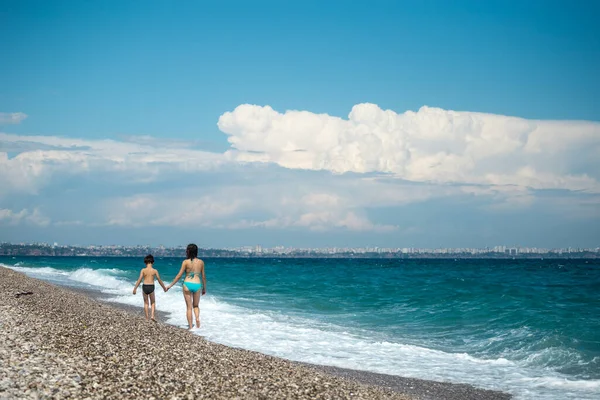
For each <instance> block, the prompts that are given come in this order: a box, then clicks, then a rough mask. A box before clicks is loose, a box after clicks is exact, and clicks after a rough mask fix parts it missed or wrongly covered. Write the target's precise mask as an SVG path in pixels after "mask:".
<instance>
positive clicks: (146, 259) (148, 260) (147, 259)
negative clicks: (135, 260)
mask: <svg viewBox="0 0 600 400" xmlns="http://www.w3.org/2000/svg"><path fill="white" fill-rule="evenodd" d="M144 264H154V257H152V254H148V255H147V256H146V257H144Z"/></svg>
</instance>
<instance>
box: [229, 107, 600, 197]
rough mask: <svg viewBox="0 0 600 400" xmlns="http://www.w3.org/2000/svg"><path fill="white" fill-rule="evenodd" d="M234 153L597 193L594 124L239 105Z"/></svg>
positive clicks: (318, 166) (414, 176)
mask: <svg viewBox="0 0 600 400" xmlns="http://www.w3.org/2000/svg"><path fill="white" fill-rule="evenodd" d="M218 126H219V129H221V130H222V131H223V132H225V133H226V134H228V135H229V139H228V140H229V142H230V143H231V146H232V148H233V149H232V150H230V151H229V154H230V155H231V156H232V157H233V158H234V159H236V160H240V161H249V162H271V163H276V164H278V165H281V166H283V167H285V168H291V169H308V170H328V171H332V172H334V173H345V172H355V173H371V172H379V173H388V174H391V175H393V176H394V177H396V178H401V179H405V180H409V181H413V182H432V183H455V184H487V185H519V186H526V187H531V188H535V189H549V188H560V189H569V190H583V191H589V192H600V183H599V182H598V177H599V176H600V172H599V171H600V123H596V122H579V121H540V120H526V119H522V118H515V117H506V116H501V115H493V114H483V113H474V112H457V111H448V110H442V109H439V108H431V107H422V108H421V109H420V110H419V111H418V112H412V111H407V112H404V113H402V114H398V113H396V112H394V111H391V110H382V109H380V108H379V107H378V106H376V105H374V104H358V105H356V106H354V107H353V108H352V111H351V112H350V114H349V116H348V119H347V120H345V119H342V118H338V117H332V116H329V115H327V114H314V113H310V112H306V111H286V112H285V113H283V114H282V113H279V112H277V111H275V110H273V109H272V108H271V107H269V106H265V107H261V106H256V105H248V104H244V105H240V106H238V107H237V108H236V109H235V110H234V111H232V112H226V113H224V114H223V115H222V116H221V117H220V118H219V123H218Z"/></svg>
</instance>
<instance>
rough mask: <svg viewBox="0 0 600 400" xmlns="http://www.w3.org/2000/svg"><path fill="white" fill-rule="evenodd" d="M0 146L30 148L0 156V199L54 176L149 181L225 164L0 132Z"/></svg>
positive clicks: (199, 155) (148, 149) (202, 155)
mask: <svg viewBox="0 0 600 400" xmlns="http://www.w3.org/2000/svg"><path fill="white" fill-rule="evenodd" d="M0 144H2V147H3V148H9V147H10V146H20V147H23V145H24V144H26V145H27V148H28V149H29V150H28V151H23V152H20V153H19V154H18V155H16V156H15V157H13V158H9V157H8V154H7V153H6V152H0V187H2V189H0V196H1V195H3V194H6V193H8V192H10V191H17V192H26V193H31V194H35V193H37V192H38V189H39V188H40V187H44V186H46V185H48V184H50V183H51V180H52V177H53V176H55V175H59V176H65V175H66V176H73V175H77V174H86V173H90V172H92V173H93V172H110V173H118V174H122V175H125V176H126V177H127V179H128V180H130V181H133V182H151V181H154V180H156V179H158V178H159V177H160V176H164V175H166V174H168V173H177V172H195V171H205V170H210V169H213V168H217V167H219V166H222V165H224V164H227V163H229V161H228V159H227V157H226V156H224V155H223V154H218V153H210V152H205V151H199V150H190V149H186V148H171V149H166V148H164V147H162V146H156V147H153V146H150V145H144V144H136V143H126V142H118V141H113V140H82V139H71V138H61V137H56V136H19V135H11V134H6V133H0ZM36 146H37V147H39V148H36ZM48 148H50V149H48Z"/></svg>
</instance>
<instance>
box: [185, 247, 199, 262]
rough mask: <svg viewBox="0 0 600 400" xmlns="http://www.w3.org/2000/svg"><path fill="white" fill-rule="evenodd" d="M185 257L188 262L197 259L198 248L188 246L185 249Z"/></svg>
mask: <svg viewBox="0 0 600 400" xmlns="http://www.w3.org/2000/svg"><path fill="white" fill-rule="evenodd" d="M185 255H186V257H187V258H189V259H190V260H193V259H194V258H198V246H196V245H195V244H194V243H190V244H188V247H187V249H185Z"/></svg>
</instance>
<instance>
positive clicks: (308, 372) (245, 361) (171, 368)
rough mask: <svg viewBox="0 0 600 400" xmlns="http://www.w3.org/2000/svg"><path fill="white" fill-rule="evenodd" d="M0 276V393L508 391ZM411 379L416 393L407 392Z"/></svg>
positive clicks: (428, 394) (387, 394)
mask: <svg viewBox="0 0 600 400" xmlns="http://www.w3.org/2000/svg"><path fill="white" fill-rule="evenodd" d="M0 281H2V282H3V285H5V286H6V287H9V288H12V289H14V292H13V293H16V294H17V295H10V296H3V298H2V302H0V398H94V399H95V398H109V399H110V398H113V399H122V398H136V399H138V398H148V399H150V398H157V399H163V398H164V399H172V398H175V399H188V398H190V399H191V398H210V399H235V398H238V399H246V398H248V399H290V398H291V399H338V398H344V399H348V398H351V399H379V398H389V399H411V398H412V399H463V398H464V399H467V398H477V399H506V398H508V396H507V395H506V394H503V393H499V392H492V391H485V390H479V389H475V388H473V387H470V386H467V385H450V384H439V383H436V382H428V381H419V380H403V379H404V378H400V377H390V378H391V379H392V380H391V381H390V380H388V381H385V379H384V380H381V379H382V377H381V376H380V377H379V378H377V379H378V380H372V381H369V379H374V378H369V376H371V377H373V376H375V375H369V374H368V373H365V374H362V373H358V372H357V373H358V374H359V376H358V377H357V376H351V375H345V376H346V377H341V376H340V375H344V373H343V372H344V371H347V370H340V369H337V370H336V369H332V370H329V371H327V372H325V371H324V370H322V369H319V367H314V366H310V365H302V364H299V363H294V362H291V361H287V360H283V359H279V358H276V357H271V356H267V355H263V354H260V353H256V352H251V351H246V350H242V349H235V348H230V347H227V346H223V345H219V344H215V343H210V342H208V341H206V340H204V339H203V338H201V337H199V336H196V335H193V334H191V333H190V332H187V331H186V330H183V329H180V328H176V327H173V326H170V325H166V324H162V323H153V322H151V321H146V320H145V319H144V318H143V317H142V315H141V313H139V312H135V313H132V312H131V311H127V310H123V309H120V308H115V307H112V306H109V305H107V304H104V303H102V302H99V301H96V300H94V299H91V298H89V297H87V296H84V295H82V294H80V293H76V292H73V291H70V290H67V289H64V288H61V287H56V286H53V285H50V284H48V283H45V282H42V281H39V280H36V279H32V278H28V277H26V276H25V275H23V274H21V273H17V272H14V271H12V270H9V269H6V268H2V267H0ZM19 294H20V295H19ZM383 378H385V377H383ZM361 382H363V383H361ZM369 382H370V383H375V385H367V384H365V383H369ZM406 382H410V389H411V392H410V395H407V394H405V393H404V394H403V393H400V391H401V389H402V384H403V383H406ZM419 382H421V385H420V384H419ZM378 385H379V386H378ZM428 385H429V386H428ZM444 385H446V386H444ZM415 387H416V389H415ZM392 388H393V389H394V390H392ZM419 388H420V389H421V390H420V389H419ZM436 390H437V391H436ZM453 390H456V391H455V392H453Z"/></svg>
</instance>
